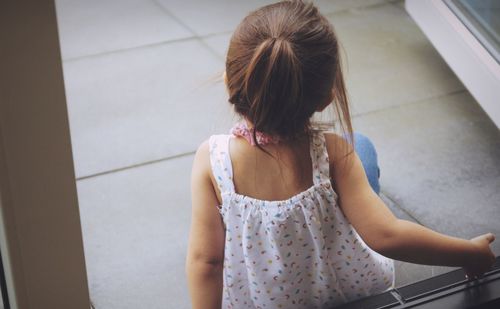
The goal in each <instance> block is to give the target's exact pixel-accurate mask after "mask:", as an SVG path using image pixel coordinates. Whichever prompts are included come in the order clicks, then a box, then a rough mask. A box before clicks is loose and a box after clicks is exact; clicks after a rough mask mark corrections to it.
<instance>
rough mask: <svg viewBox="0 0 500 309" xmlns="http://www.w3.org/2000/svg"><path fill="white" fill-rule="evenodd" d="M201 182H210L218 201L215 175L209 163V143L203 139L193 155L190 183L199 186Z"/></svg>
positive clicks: (218, 194) (218, 195) (218, 193)
mask: <svg viewBox="0 0 500 309" xmlns="http://www.w3.org/2000/svg"><path fill="white" fill-rule="evenodd" d="M201 184H206V185H208V184H210V186H211V187H212V189H213V191H214V192H215V193H216V196H217V198H218V200H219V201H220V200H221V199H220V192H219V190H218V187H217V183H216V181H215V177H214V175H213V173H212V166H211V163H210V145H209V140H208V139H207V140H205V141H203V142H202V143H201V144H200V146H198V149H197V150H196V154H195V156H194V162H193V169H192V171H191V185H192V187H193V186H199V185H201Z"/></svg>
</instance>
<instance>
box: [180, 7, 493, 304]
mask: <svg viewBox="0 0 500 309" xmlns="http://www.w3.org/2000/svg"><path fill="white" fill-rule="evenodd" d="M225 81H226V85H227V89H228V92H229V102H230V103H231V104H233V105H234V109H235V111H236V112H237V113H238V114H239V115H241V117H242V122H240V123H239V124H237V125H236V126H235V127H234V128H233V129H232V131H231V134H229V135H215V136H211V137H210V138H209V140H208V141H206V142H205V143H203V144H202V145H201V146H200V147H199V149H198V151H197V153H196V156H195V159H194V164H193V171H192V203H193V205H192V225H191V232H190V240H189V250H188V255H187V265H186V270H187V274H188V281H189V288H190V293H191V300H192V305H193V308H221V306H222V307H223V308H331V307H332V306H335V305H338V304H342V303H344V302H347V301H351V300H354V299H356V298H360V297H363V296H367V295H370V294H374V293H379V292H382V291H384V290H387V289H388V288H391V287H392V285H393V282H394V266H393V260H392V259H398V260H404V261H408V262H413V263H421V264H432V265H448V266H461V267H464V268H465V271H466V273H467V275H468V276H469V277H475V276H480V275H482V274H483V273H484V272H485V271H487V270H488V269H489V268H490V267H491V265H492V263H493V261H494V256H493V254H492V252H491V250H490V247H489V243H491V242H492V241H493V240H494V236H493V235H492V234H485V235H482V236H479V237H477V238H474V239H472V240H464V239H459V238H454V237H449V236H445V235H442V234H439V233H436V232H433V231H431V230H429V229H427V228H425V227H423V226H420V225H417V224H415V223H412V222H409V221H404V220H399V219H397V218H395V217H394V215H393V214H392V213H391V212H390V211H389V210H388V208H387V207H386V206H385V205H384V203H383V202H382V201H381V200H380V198H379V196H378V195H377V193H376V192H375V191H377V190H378V189H375V191H374V189H372V187H371V186H370V184H369V182H368V179H367V175H366V174H365V170H364V168H363V165H362V162H361V161H360V159H359V156H358V154H357V153H356V151H354V149H353V143H352V140H353V133H352V128H351V123H350V118H349V109H348V104H347V97H346V91H345V89H344V80H343V76H342V71H341V66H340V59H339V49H338V43H337V39H336V36H335V35H334V32H333V29H332V26H331V25H330V24H329V22H328V21H327V20H326V19H325V18H324V17H323V16H322V15H321V14H320V13H319V12H318V10H317V9H316V8H315V7H314V6H313V5H312V4H310V3H303V2H302V1H283V2H279V3H276V4H272V5H268V6H265V7H262V8H260V9H258V10H256V11H254V12H252V13H251V14H250V15H248V16H247V17H246V18H245V19H244V20H243V21H242V22H241V24H240V25H239V26H238V27H237V29H236V30H235V32H234V34H233V36H232V38H231V41H230V45H229V50H228V53H227V60H226V74H225ZM329 105H331V106H332V107H333V108H334V110H335V111H337V113H336V114H337V116H338V117H337V118H338V123H339V124H340V126H341V127H342V128H344V129H345V130H344V134H343V135H337V134H334V133H327V132H322V131H320V130H316V129H314V128H313V126H312V124H311V121H310V119H311V117H312V116H313V114H314V113H315V112H321V111H323V110H324V109H325V108H326V107H328V106H329Z"/></svg>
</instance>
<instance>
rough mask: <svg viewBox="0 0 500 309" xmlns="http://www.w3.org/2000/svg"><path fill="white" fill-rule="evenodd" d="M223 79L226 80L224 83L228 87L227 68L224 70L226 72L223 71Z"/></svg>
mask: <svg viewBox="0 0 500 309" xmlns="http://www.w3.org/2000/svg"><path fill="white" fill-rule="evenodd" d="M222 79H223V80H224V84H225V85H226V87H227V75H226V70H224V72H222Z"/></svg>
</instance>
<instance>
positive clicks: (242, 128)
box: [230, 121, 281, 146]
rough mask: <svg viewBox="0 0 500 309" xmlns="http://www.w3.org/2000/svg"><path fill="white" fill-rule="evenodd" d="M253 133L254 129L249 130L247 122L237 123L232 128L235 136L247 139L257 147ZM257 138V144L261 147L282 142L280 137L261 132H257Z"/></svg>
mask: <svg viewBox="0 0 500 309" xmlns="http://www.w3.org/2000/svg"><path fill="white" fill-rule="evenodd" d="M253 131H254V128H248V126H247V124H246V121H242V122H239V123H236V124H235V125H234V126H233V127H232V128H231V132H230V133H231V134H233V135H235V136H241V137H243V138H244V139H246V140H247V141H248V142H249V143H250V145H252V146H255V145H256V143H255V139H254V137H253ZM255 136H256V138H257V142H258V144H259V145H267V144H278V143H279V142H280V141H281V138H280V137H279V136H272V135H269V134H266V133H263V132H260V131H256V132H255Z"/></svg>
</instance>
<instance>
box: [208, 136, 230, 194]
mask: <svg viewBox="0 0 500 309" xmlns="http://www.w3.org/2000/svg"><path fill="white" fill-rule="evenodd" d="M231 137H232V135H212V136H210V138H209V140H208V145H209V146H208V148H209V152H210V165H211V167H212V173H213V174H214V178H215V181H216V182H217V186H218V187H219V190H220V193H221V195H222V194H224V193H232V192H234V184H233V167H232V165H231V157H230V156H229V140H230V138H231Z"/></svg>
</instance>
